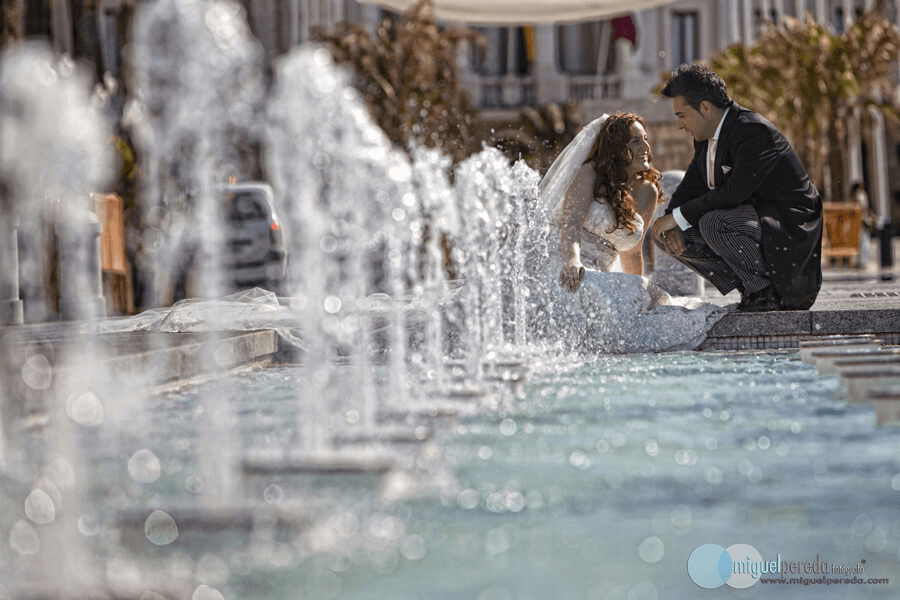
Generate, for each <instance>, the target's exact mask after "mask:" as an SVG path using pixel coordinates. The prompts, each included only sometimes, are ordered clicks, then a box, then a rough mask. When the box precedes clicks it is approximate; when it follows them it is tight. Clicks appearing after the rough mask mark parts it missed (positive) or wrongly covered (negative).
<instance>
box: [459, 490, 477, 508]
mask: <svg viewBox="0 0 900 600" xmlns="http://www.w3.org/2000/svg"><path fill="white" fill-rule="evenodd" d="M479 500H480V499H479V495H478V490H473V489H472V488H467V489H464V490H463V491H461V492H460V493H459V494H457V495H456V503H457V504H459V506H460V508H464V509H466V510H472V509H473V508H475V507H476V506H478V502H479Z"/></svg>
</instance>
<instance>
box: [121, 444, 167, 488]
mask: <svg viewBox="0 0 900 600" xmlns="http://www.w3.org/2000/svg"><path fill="white" fill-rule="evenodd" d="M161 473H162V467H161V466H160V464H159V458H157V457H156V455H155V454H154V453H153V451H152V450H149V449H147V448H142V449H141V450H138V451H137V452H135V453H134V454H132V455H131V458H129V459H128V474H129V475H130V476H131V478H132V479H134V480H135V481H137V482H138V483H153V482H154V481H156V480H157V479H159V476H160V474H161Z"/></svg>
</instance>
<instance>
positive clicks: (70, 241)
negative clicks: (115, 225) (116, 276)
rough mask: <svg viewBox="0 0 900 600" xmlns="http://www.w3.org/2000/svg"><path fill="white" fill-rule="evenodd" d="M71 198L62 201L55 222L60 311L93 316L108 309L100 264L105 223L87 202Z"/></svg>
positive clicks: (77, 316)
mask: <svg viewBox="0 0 900 600" xmlns="http://www.w3.org/2000/svg"><path fill="white" fill-rule="evenodd" d="M87 198H88V199H90V196H87ZM69 200H70V201H69V202H65V203H60V210H59V212H58V213H57V219H56V226H55V229H56V238H57V243H58V244H59V314H60V318H61V319H63V320H82V319H93V318H97V317H100V316H102V315H103V314H104V312H105V302H104V299H103V276H102V272H101V268H100V233H101V231H102V226H101V225H100V221H98V220H97V216H96V215H95V214H94V211H93V210H92V209H91V208H89V207H88V206H87V203H86V202H83V201H82V202H78V200H80V199H75V198H70V199H69Z"/></svg>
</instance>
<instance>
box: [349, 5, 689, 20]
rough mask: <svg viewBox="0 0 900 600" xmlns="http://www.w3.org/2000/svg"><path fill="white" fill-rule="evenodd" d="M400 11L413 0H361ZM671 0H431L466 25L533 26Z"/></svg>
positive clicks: (440, 15)
mask: <svg viewBox="0 0 900 600" xmlns="http://www.w3.org/2000/svg"><path fill="white" fill-rule="evenodd" d="M361 1H362V2H368V3H370V4H378V5H380V6H383V7H384V8H387V9H390V10H393V11H395V12H397V13H402V12H403V11H405V10H406V9H407V8H409V7H410V6H412V5H413V4H415V1H416V0H361ZM672 2H673V0H627V1H623V0H434V7H435V17H436V18H437V19H438V20H439V21H452V22H457V23H464V24H467V25H488V24H491V25H533V24H537V23H564V22H569V21H589V20H598V19H606V18H609V17H618V16H624V15H627V14H630V13H633V12H635V11H638V10H641V9H644V8H652V7H654V6H660V5H662V4H671V3H672Z"/></svg>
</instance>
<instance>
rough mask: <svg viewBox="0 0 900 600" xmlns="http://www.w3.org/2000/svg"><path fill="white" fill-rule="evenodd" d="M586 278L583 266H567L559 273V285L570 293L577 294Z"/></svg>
mask: <svg viewBox="0 0 900 600" xmlns="http://www.w3.org/2000/svg"><path fill="white" fill-rule="evenodd" d="M583 278H584V267H583V266H582V265H580V264H579V265H566V266H564V267H563V268H562V271H560V273H559V283H560V285H562V286H563V287H564V288H566V289H567V290H569V291H570V292H577V291H578V287H579V286H580V285H581V280H582V279H583Z"/></svg>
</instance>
